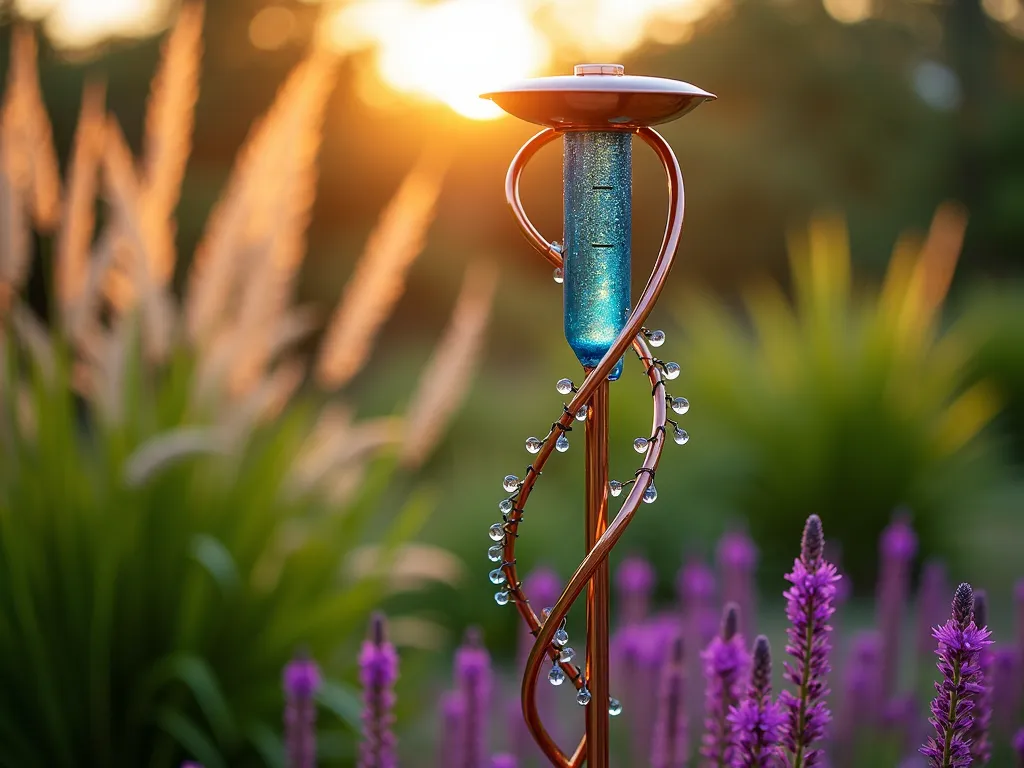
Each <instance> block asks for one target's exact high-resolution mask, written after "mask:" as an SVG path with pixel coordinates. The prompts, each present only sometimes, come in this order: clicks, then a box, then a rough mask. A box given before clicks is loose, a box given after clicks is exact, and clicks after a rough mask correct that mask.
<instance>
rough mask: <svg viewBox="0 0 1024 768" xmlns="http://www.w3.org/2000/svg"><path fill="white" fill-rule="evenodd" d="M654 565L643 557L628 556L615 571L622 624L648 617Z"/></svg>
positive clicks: (637, 622) (625, 624)
mask: <svg viewBox="0 0 1024 768" xmlns="http://www.w3.org/2000/svg"><path fill="white" fill-rule="evenodd" d="M654 583H655V575H654V567H653V566H652V565H651V564H650V562H648V561H647V560H645V559H644V558H642V557H627V558H626V559H625V560H623V561H622V563H621V564H620V565H619V567H618V569H617V570H616V571H615V587H616V589H617V591H618V597H619V604H620V605H621V606H622V615H621V616H620V618H619V624H620V625H621V626H627V625H629V624H639V623H640V622H641V621H643V620H644V619H646V618H647V613H648V610H649V608H650V604H651V592H652V591H653V590H654Z"/></svg>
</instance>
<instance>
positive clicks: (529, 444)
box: [526, 437, 544, 453]
mask: <svg viewBox="0 0 1024 768" xmlns="http://www.w3.org/2000/svg"><path fill="white" fill-rule="evenodd" d="M542 445H544V441H543V440H541V439H540V438H539V437H528V438H526V452H527V453H540V449H541V446H542Z"/></svg>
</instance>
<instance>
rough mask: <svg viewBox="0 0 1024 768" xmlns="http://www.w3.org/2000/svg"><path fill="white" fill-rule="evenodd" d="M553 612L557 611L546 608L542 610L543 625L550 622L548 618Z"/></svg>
mask: <svg viewBox="0 0 1024 768" xmlns="http://www.w3.org/2000/svg"><path fill="white" fill-rule="evenodd" d="M553 610H555V609H554V608H545V609H543V610H542V611H541V612H540V620H541V623H542V624H543V623H544V622H545V621H547V620H548V616H550V615H551V612H552V611H553Z"/></svg>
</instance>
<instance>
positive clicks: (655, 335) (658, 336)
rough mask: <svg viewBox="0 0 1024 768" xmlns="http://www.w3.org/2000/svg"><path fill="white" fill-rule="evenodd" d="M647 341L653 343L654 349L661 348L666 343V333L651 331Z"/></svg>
mask: <svg viewBox="0 0 1024 768" xmlns="http://www.w3.org/2000/svg"><path fill="white" fill-rule="evenodd" d="M647 340H648V341H649V342H651V346H652V347H660V346H661V345H662V344H664V343H665V332H664V331H651V332H650V334H649V335H648V336H647Z"/></svg>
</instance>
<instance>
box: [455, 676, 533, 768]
mask: <svg viewBox="0 0 1024 768" xmlns="http://www.w3.org/2000/svg"><path fill="white" fill-rule="evenodd" d="M438 708H439V709H440V710H441V724H440V727H441V730H440V738H439V739H438V750H437V765H438V766H448V765H459V755H460V754H461V747H462V729H463V728H464V727H465V718H466V707H465V705H464V704H463V702H462V696H461V695H460V694H459V692H458V691H445V692H444V693H442V694H441V699H440V701H439V706H438ZM515 715H516V717H517V718H518V719H522V718H519V717H518V715H519V707H518V704H517V706H516V708H515ZM531 741H532V740H531Z"/></svg>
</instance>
